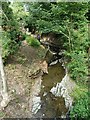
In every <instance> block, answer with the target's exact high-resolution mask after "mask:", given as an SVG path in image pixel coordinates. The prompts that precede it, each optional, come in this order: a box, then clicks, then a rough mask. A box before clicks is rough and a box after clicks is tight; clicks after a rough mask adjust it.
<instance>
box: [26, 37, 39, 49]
mask: <svg viewBox="0 0 90 120" xmlns="http://www.w3.org/2000/svg"><path fill="white" fill-rule="evenodd" d="M26 41H27V42H28V44H29V45H31V46H33V47H39V46H40V42H39V41H38V40H37V39H35V38H34V37H31V36H27V37H26Z"/></svg>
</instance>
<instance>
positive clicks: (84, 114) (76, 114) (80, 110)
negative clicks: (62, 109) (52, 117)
mask: <svg viewBox="0 0 90 120" xmlns="http://www.w3.org/2000/svg"><path fill="white" fill-rule="evenodd" d="M88 100H89V98H88V93H85V94H83V95H82V96H81V97H80V98H79V99H77V100H76V101H75V104H74V106H73V108H72V109H71V111H70V118H71V120H73V119H74V120H75V118H77V120H81V119H85V120H88V119H89V108H88V103H89V102H88Z"/></svg>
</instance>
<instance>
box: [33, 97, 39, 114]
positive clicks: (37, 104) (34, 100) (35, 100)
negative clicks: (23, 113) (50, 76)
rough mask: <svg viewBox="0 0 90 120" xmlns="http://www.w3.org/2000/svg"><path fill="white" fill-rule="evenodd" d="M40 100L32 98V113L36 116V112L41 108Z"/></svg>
mask: <svg viewBox="0 0 90 120" xmlns="http://www.w3.org/2000/svg"><path fill="white" fill-rule="evenodd" d="M40 103H41V100H40V97H34V98H33V106H32V113H33V114H36V113H37V112H38V110H39V109H40V108H41V104H40Z"/></svg>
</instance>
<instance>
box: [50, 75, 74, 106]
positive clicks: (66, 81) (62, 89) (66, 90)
mask: <svg viewBox="0 0 90 120" xmlns="http://www.w3.org/2000/svg"><path fill="white" fill-rule="evenodd" d="M75 85H76V84H75V83H74V82H73V81H72V80H71V79H70V77H69V75H68V74H67V73H66V75H65V76H64V78H63V79H62V81H61V82H60V83H57V85H56V87H53V88H52V89H51V90H50V92H51V93H52V94H53V95H55V96H62V97H63V98H64V100H65V105H66V108H70V107H71V106H72V102H73V98H72V97H71V96H70V93H71V92H72V90H73V89H74V87H75Z"/></svg>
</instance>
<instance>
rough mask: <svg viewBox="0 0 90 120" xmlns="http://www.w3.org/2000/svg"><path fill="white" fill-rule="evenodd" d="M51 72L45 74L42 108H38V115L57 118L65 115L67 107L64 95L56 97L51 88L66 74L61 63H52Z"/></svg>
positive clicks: (42, 88) (42, 85)
mask: <svg viewBox="0 0 90 120" xmlns="http://www.w3.org/2000/svg"><path fill="white" fill-rule="evenodd" d="M48 71H49V73H48V74H44V75H43V77H42V83H41V91H40V95H39V96H40V98H41V109H40V110H38V112H37V114H36V115H35V116H36V117H43V118H55V117H61V116H62V115H65V114H66V112H67V109H66V107H65V103H64V99H63V98H62V97H55V96H54V95H53V94H52V93H51V92H50V90H51V88H53V87H54V86H56V84H57V83H59V82H60V81H61V80H62V78H63V77H64V75H65V71H64V69H63V67H62V66H61V64H60V63H57V64H56V65H52V66H50V67H49V69H48Z"/></svg>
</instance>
